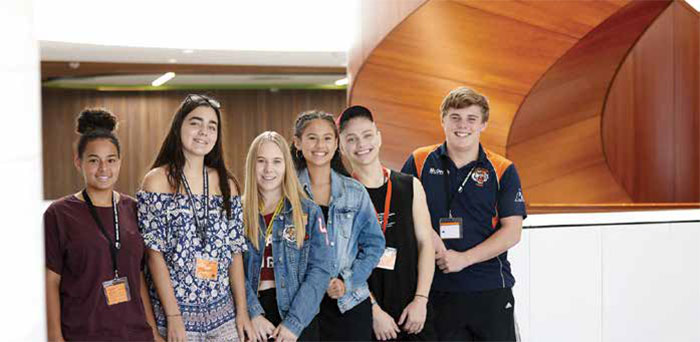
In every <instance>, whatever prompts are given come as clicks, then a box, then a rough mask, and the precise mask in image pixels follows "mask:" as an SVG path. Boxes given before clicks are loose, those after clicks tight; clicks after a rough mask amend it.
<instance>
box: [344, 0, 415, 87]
mask: <svg viewBox="0 0 700 342" xmlns="http://www.w3.org/2000/svg"><path fill="white" fill-rule="evenodd" d="M426 1H427V0H382V1H376V0H360V1H357V4H358V7H359V8H358V13H359V14H358V15H357V18H358V19H359V20H360V23H359V25H354V27H355V32H353V39H352V43H351V46H350V49H349V50H348V68H347V73H348V77H349V78H350V83H349V84H350V86H349V87H348V89H349V91H348V97H349V96H350V94H351V93H352V88H353V84H354V83H355V76H356V75H357V74H358V72H359V71H360V69H361V68H362V65H363V64H364V61H365V59H367V57H368V56H369V55H370V54H371V53H372V50H374V48H375V47H377V45H378V44H379V43H380V42H381V41H382V39H384V37H385V36H386V35H387V34H389V32H390V31H391V30H392V29H394V27H396V26H397V25H398V24H399V23H400V22H401V21H403V20H404V19H405V18H406V17H407V16H409V15H410V14H411V13H412V12H413V11H415V10H416V9H417V8H418V7H420V6H421V5H422V4H423V3H425V2H426Z"/></svg>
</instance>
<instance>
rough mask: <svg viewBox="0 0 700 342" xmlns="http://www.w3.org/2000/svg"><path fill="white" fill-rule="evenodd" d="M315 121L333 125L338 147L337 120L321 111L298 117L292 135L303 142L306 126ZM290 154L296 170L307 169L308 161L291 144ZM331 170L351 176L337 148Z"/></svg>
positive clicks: (313, 111)
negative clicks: (302, 137)
mask: <svg viewBox="0 0 700 342" xmlns="http://www.w3.org/2000/svg"><path fill="white" fill-rule="evenodd" d="M313 120H325V121H326V122H328V124H329V125H331V127H333V133H335V140H336V145H337V144H338V143H339V141H338V127H336V125H335V119H334V118H333V115H332V114H329V113H326V112H324V111H321V110H315V109H314V110H309V111H306V112H302V113H300V114H299V115H298V116H297V119H296V121H294V131H293V132H292V134H294V136H295V137H297V139H300V140H301V136H302V134H304V130H305V129H306V126H308V125H309V123H310V122H311V121H313ZM290 152H291V153H292V159H293V160H294V166H295V167H296V169H297V170H303V169H305V168H306V159H304V155H303V154H302V153H301V151H300V150H297V148H296V146H294V144H291V147H290ZM331 168H332V169H333V170H335V172H337V173H340V174H341V175H343V176H348V177H349V176H350V174H349V173H348V171H347V170H346V169H345V166H344V165H343V160H342V158H341V157H340V149H339V148H337V147H336V149H335V153H333V158H332V159H331Z"/></svg>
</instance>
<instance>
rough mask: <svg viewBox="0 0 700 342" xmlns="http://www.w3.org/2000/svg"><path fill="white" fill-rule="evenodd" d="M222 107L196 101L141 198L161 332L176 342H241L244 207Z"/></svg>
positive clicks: (175, 127) (185, 110) (244, 327)
mask: <svg viewBox="0 0 700 342" xmlns="http://www.w3.org/2000/svg"><path fill="white" fill-rule="evenodd" d="M220 108H221V105H220V104H219V102H217V101H215V100H213V99H211V98H209V97H206V96H203V95H189V96H188V97H187V98H186V99H185V100H184V101H183V102H182V104H181V105H180V107H179V108H178V109H177V111H176V112H175V115H174V117H173V121H172V124H171V127H170V131H169V133H168V135H167V136H166V137H165V140H164V141H163V144H162V146H161V149H160V152H159V153H158V156H157V157H156V160H155V162H154V163H153V166H152V168H151V171H150V172H148V174H147V175H146V177H145V178H144V181H143V186H142V190H141V191H139V192H138V194H137V199H138V215H139V225H140V228H141V230H142V234H143V238H144V243H145V244H146V247H147V248H148V251H147V255H148V271H149V272H148V275H149V277H148V278H149V285H150V295H151V298H152V301H153V307H154V312H155V316H156V324H157V326H158V330H159V331H160V333H161V334H162V335H164V336H167V338H168V341H172V342H180V341H238V340H244V338H243V334H244V333H249V332H252V326H251V323H250V319H249V318H248V313H247V306H246V299H245V279H244V271H243V258H242V255H241V254H242V253H243V251H245V249H246V245H245V239H244V236H243V231H242V227H243V223H242V213H241V201H240V197H239V196H238V184H237V182H236V180H235V178H234V177H233V175H232V174H231V173H230V172H229V171H228V170H227V168H226V165H225V163H224V153H223V147H222V137H221V133H222V132H221V112H220Z"/></svg>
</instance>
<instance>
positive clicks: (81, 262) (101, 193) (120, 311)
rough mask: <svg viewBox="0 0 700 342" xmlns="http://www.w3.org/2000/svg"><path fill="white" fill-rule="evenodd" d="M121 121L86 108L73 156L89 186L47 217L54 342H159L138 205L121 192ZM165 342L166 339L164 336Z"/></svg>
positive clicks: (54, 205)
mask: <svg viewBox="0 0 700 342" xmlns="http://www.w3.org/2000/svg"><path fill="white" fill-rule="evenodd" d="M116 126H117V118H116V117H115V116H114V115H113V114H112V113H110V112H109V111H108V110H106V109H102V108H94V109H85V110H83V111H82V112H81V113H80V114H79V115H78V119H77V133H78V134H79V135H80V138H79V139H78V142H77V146H76V153H75V156H74V159H73V163H74V164H75V168H76V169H77V170H78V172H80V174H81V175H82V176H83V180H84V182H85V188H84V189H83V190H81V191H79V192H77V193H75V194H73V195H68V196H66V197H63V198H61V199H59V200H57V201H55V202H53V203H52V204H51V205H50V206H49V208H48V209H46V212H44V239H45V255H46V313H47V327H48V331H47V335H48V339H49V341H153V340H154V337H156V336H157V331H156V330H155V320H154V319H153V311H152V309H151V302H150V300H149V297H148V293H147V291H146V286H145V280H144V276H143V272H142V265H143V264H144V255H145V254H144V244H143V240H142V238H141V234H140V233H139V230H138V223H137V216H136V201H135V200H134V199H133V198H131V197H129V196H127V195H125V194H122V193H119V192H116V191H115V190H114V184H115V183H116V182H117V179H118V177H119V168H120V166H121V149H120V145H119V139H117V136H116V135H115V134H114V132H113V131H114V129H115V128H116ZM158 340H162V339H158Z"/></svg>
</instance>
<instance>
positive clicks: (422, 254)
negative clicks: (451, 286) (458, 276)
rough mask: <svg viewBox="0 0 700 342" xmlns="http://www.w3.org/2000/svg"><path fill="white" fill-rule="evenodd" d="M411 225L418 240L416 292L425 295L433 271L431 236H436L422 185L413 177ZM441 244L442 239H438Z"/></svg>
mask: <svg viewBox="0 0 700 342" xmlns="http://www.w3.org/2000/svg"><path fill="white" fill-rule="evenodd" d="M413 226H414V230H415V233H416V241H417V242H418V286H417V287H416V294H419V295H423V296H427V295H428V294H429V293H430V285H431V284H432V283H433V273H435V259H434V255H435V248H434V246H433V237H434V236H436V234H437V233H435V230H433V226H432V223H431V222H430V212H429V211H428V202H427V201H426V198H425V191H424V190H423V185H421V183H420V182H419V181H418V179H416V178H413ZM439 241H440V243H441V244H442V240H439Z"/></svg>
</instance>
